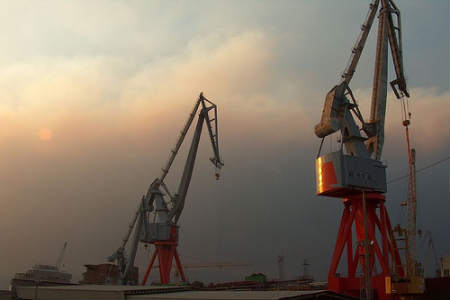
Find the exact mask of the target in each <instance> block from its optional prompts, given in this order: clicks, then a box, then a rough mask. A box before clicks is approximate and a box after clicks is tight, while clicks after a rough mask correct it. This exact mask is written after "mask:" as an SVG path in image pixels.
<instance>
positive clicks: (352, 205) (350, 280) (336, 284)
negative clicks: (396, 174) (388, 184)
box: [328, 193, 404, 299]
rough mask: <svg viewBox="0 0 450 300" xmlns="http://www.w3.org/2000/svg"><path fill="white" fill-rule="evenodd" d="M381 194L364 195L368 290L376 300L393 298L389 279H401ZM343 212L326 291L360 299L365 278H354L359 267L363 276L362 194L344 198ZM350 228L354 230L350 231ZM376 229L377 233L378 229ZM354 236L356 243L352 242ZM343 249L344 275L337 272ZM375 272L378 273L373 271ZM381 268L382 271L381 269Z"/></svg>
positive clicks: (395, 247) (400, 270)
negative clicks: (368, 244) (367, 239)
mask: <svg viewBox="0 0 450 300" xmlns="http://www.w3.org/2000/svg"><path fill="white" fill-rule="evenodd" d="M384 202H385V197H384V195H382V194H376V193H366V211H367V231H368V238H369V241H370V242H369V243H370V246H369V247H370V249H369V257H370V259H369V266H368V268H369V274H370V282H371V289H372V290H373V292H374V293H375V295H374V296H375V299H393V295H392V294H391V287H390V284H391V281H390V280H391V277H392V275H393V274H396V275H398V276H401V277H402V276H404V271H403V267H402V264H401V260H400V255H399V252H398V248H397V245H396V243H395V239H394V237H393V233H392V227H391V222H390V220H389V215H388V213H387V210H386V207H385V206H384ZM344 206H345V207H344V212H343V214H342V218H341V224H340V227H339V232H338V236H337V240H336V244H335V247H334V253H333V257H332V260H331V266H330V269H329V272H328V288H329V289H330V290H332V291H335V292H337V293H342V294H348V295H351V296H356V297H359V296H360V291H361V290H362V289H363V287H364V285H363V284H364V277H362V276H363V275H361V276H356V270H357V267H358V265H360V266H361V269H362V271H363V272H362V273H363V274H364V271H365V270H366V266H365V264H364V256H365V249H364V243H363V242H364V214H363V206H362V194H359V195H353V196H350V197H348V198H346V199H344ZM353 228H354V229H355V230H354V231H353ZM377 229H378V230H377ZM354 235H355V240H354ZM344 248H347V249H346V250H347V251H346V255H345V256H346V265H347V274H346V276H342V274H339V273H338V272H337V269H338V266H339V263H340V262H341V260H343V259H342V258H343V257H342V256H343V253H344ZM376 269H378V271H376ZM380 269H381V270H380Z"/></svg>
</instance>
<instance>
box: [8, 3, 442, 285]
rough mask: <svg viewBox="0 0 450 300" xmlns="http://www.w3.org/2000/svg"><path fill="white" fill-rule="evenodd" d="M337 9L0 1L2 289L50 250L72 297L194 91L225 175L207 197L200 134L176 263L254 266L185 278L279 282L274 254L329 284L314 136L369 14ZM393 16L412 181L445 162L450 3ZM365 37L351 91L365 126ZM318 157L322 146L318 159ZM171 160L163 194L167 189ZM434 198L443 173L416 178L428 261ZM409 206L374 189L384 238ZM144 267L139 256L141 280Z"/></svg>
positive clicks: (395, 164)
mask: <svg viewBox="0 0 450 300" xmlns="http://www.w3.org/2000/svg"><path fill="white" fill-rule="evenodd" d="M344 2H345V4H343V3H342V1H340V2H339V3H338V2H337V1H332V0H320V1H306V0H303V1H283V2H281V3H280V2H276V1H221V2H219V1H195V2H192V1H1V2H0V5H1V8H2V9H0V49H2V50H1V52H0V91H1V95H2V96H1V100H0V120H1V122H2V126H1V127H0V190H1V191H2V193H1V196H0V205H1V207H2V209H1V212H0V228H1V233H0V257H2V259H3V262H2V267H1V268H0V287H3V288H5V287H7V286H8V282H9V280H10V278H11V277H12V276H13V275H14V274H15V273H16V272H23V271H25V270H26V269H28V268H29V267H31V265H33V264H35V263H48V264H53V263H54V262H55V261H56V258H57V256H58V253H59V251H60V249H61V247H62V245H63V243H64V241H68V249H67V251H66V254H65V257H64V265H65V269H67V270H68V271H70V272H72V273H73V275H74V280H75V281H77V280H79V279H80V277H81V273H82V272H83V271H84V267H83V264H88V263H89V264H96V263H103V262H106V257H107V256H109V255H110V254H112V252H114V250H115V249H116V248H117V247H118V246H119V244H120V242H121V239H122V237H123V235H124V234H125V232H126V230H127V226H128V223H129V222H130V220H131V218H132V215H133V214H134V211H135V209H136V208H137V205H138V203H139V199H140V198H141V196H142V194H143V193H145V191H146V189H147V187H148V185H149V184H150V183H151V182H152V181H153V180H154V179H155V178H156V177H157V176H158V175H159V172H160V168H161V167H162V166H163V165H164V164H165V162H166V159H167V158H168V155H169V151H170V149H171V148H172V147H173V145H174V144H175V142H176V138H177V136H178V133H179V131H180V130H181V128H182V127H183V125H184V122H185V120H186V119H187V117H188V114H189V112H190V110H191V109H192V107H193V105H194V103H195V101H196V99H197V97H198V95H199V93H200V92H204V94H205V96H206V97H207V98H208V99H210V100H212V101H213V102H215V103H216V104H217V106H218V114H219V117H218V119H219V135H220V148H221V154H222V157H223V160H224V162H225V166H224V168H223V171H222V177H221V179H220V180H219V181H216V180H215V178H214V172H215V171H214V168H213V166H212V165H211V164H210V162H209V160H208V158H209V157H211V155H212V153H211V149H210V145H208V140H207V139H206V138H205V136H204V137H203V139H202V141H201V145H200V149H199V153H198V157H197V163H196V168H195V170H194V175H193V178H192V182H191V186H190V190H189V192H188V196H187V199H186V205H185V209H184V211H183V214H182V216H181V219H180V222H179V224H180V226H181V229H180V245H179V252H180V255H181V259H182V261H183V262H185V263H187V264H193V263H213V262H237V263H249V264H252V266H251V267H246V268H233V269H222V270H218V269H205V270H200V269H189V270H187V276H188V279H190V280H201V281H209V280H218V281H220V280H242V279H243V278H244V276H246V275H248V274H250V273H252V272H263V273H265V274H267V275H268V276H269V278H276V277H278V273H277V262H276V261H277V256H278V255H283V256H284V257H285V262H286V263H285V267H284V269H285V273H286V274H285V276H286V277H287V278H294V277H295V276H298V275H301V274H302V273H303V268H302V263H303V260H304V259H307V261H308V263H309V264H310V265H309V272H310V274H311V275H313V276H314V277H315V278H317V279H318V280H326V276H327V275H326V274H327V270H328V266H329V263H330V259H331V254H332V248H333V245H334V242H335V239H336V234H337V229H338V224H339V220H340V216H341V214H342V209H343V206H342V203H341V201H340V200H339V199H332V198H323V197H318V196H316V195H315V179H314V176H315V175H314V174H315V171H314V159H315V156H316V153H317V151H318V147H319V143H320V140H319V139H318V138H317V137H316V136H315V135H314V133H313V128H314V125H315V124H316V123H317V122H318V121H319V119H320V115H321V111H322V105H323V100H324V96H325V95H326V93H327V91H328V90H330V89H331V88H332V87H333V86H334V85H335V84H337V82H338V80H339V75H340V74H341V72H342V71H343V69H344V67H345V66H346V63H347V60H348V57H349V55H350V51H351V48H352V46H353V43H354V41H355V39H356V37H357V35H358V34H359V31H360V25H361V24H362V22H363V20H364V17H365V15H366V12H367V10H368V5H369V1H368V0H365V1H363V0H345V1H344ZM396 3H397V5H398V6H399V8H400V10H401V12H402V22H403V24H402V25H403V26H402V27H403V45H404V46H403V47H404V63H405V72H406V77H407V80H408V87H409V90H410V94H411V98H410V102H409V103H410V108H411V112H412V124H411V127H410V130H411V139H412V144H413V146H414V147H415V148H416V150H417V167H418V168H421V167H423V166H427V165H429V164H431V163H433V162H435V161H438V160H440V159H442V158H445V157H448V154H449V153H450V141H449V128H450V123H449V111H450V106H449V101H450V94H449V2H448V1H443V0H433V1H419V0H397V1H396ZM373 32H374V30H373ZM373 32H372V34H371V35H370V36H369V39H368V41H367V44H366V49H365V52H364V53H363V55H362V57H361V61H360V64H359V66H358V69H357V72H356V74H355V77H354V79H353V81H352V84H351V86H352V89H353V91H354V93H355V95H356V97H357V99H358V101H359V103H360V105H361V110H362V111H363V113H364V114H365V115H366V116H367V113H368V110H369V106H370V104H369V99H370V92H371V85H372V72H373V57H374V53H375V44H374V36H375V35H374V33H373ZM392 73H393V72H392V67H390V77H389V78H393V75H392ZM388 95H389V96H388V104H387V113H386V140H385V146H384V150H383V157H382V160H383V162H385V163H386V164H387V165H388V168H387V176H388V179H391V178H396V177H399V176H402V175H405V174H406V173H407V170H408V167H407V163H408V161H407V150H406V143H405V138H404V128H403V127H402V125H401V111H400V104H399V103H398V100H396V99H395V97H394V96H393V93H392V91H389V93H388ZM187 141H189V136H188V139H187ZM333 149H334V150H336V149H337V146H336V142H335V141H334V140H333V138H330V139H328V140H327V141H326V142H325V145H324V151H331V150H333ZM186 153H187V146H186V145H184V147H182V148H181V152H180V155H179V157H178V158H177V160H176V161H175V164H174V166H173V168H172V170H171V174H170V175H169V177H168V179H167V183H168V185H169V186H170V187H171V189H172V190H174V189H175V187H176V184H177V179H178V178H179V177H180V175H181V174H180V171H181V167H182V164H183V160H184V158H185V156H186ZM449 182H450V178H449V163H448V161H447V162H444V163H441V164H439V165H437V166H435V167H433V168H429V169H427V170H424V171H422V172H420V173H419V174H418V177H417V185H418V186H417V193H418V195H417V198H418V227H419V228H421V229H422V231H424V232H425V231H426V230H429V231H430V232H431V233H432V236H433V241H434V244H435V247H436V251H437V253H438V256H442V255H449V254H450V224H449V222H450V221H449V215H450V198H449V195H450V192H449ZM406 196H407V181H406V180H399V181H396V182H393V183H391V184H389V187H388V193H387V202H386V206H387V207H388V211H389V214H390V218H391V222H392V223H393V224H397V223H402V224H405V223H404V222H405V220H406V218H405V215H406V211H405V210H404V208H401V207H400V203H401V201H403V200H405V199H406ZM419 246H420V242H419ZM421 249H422V248H421ZM420 252H423V249H422V250H420ZM150 255H151V253H149V249H144V248H143V247H141V248H140V249H139V253H138V257H137V260H136V264H137V265H138V266H139V267H140V269H141V270H142V269H144V268H145V267H146V264H147V263H148V260H149V256H150ZM426 272H430V268H428V269H427V266H426ZM155 274H156V273H153V274H152V275H151V277H150V280H156V275H155Z"/></svg>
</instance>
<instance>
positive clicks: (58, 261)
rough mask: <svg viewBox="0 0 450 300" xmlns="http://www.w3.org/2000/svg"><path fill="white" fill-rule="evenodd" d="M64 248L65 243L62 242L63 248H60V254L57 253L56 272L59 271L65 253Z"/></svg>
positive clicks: (65, 246)
mask: <svg viewBox="0 0 450 300" xmlns="http://www.w3.org/2000/svg"><path fill="white" fill-rule="evenodd" d="M66 248H67V241H66V242H64V246H63V247H62V249H61V252H60V253H59V256H58V259H57V260H56V264H55V266H56V268H57V269H58V270H59V269H61V266H62V261H63V258H64V254H65V253H66Z"/></svg>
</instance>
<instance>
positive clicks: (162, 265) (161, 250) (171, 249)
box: [142, 226, 186, 285]
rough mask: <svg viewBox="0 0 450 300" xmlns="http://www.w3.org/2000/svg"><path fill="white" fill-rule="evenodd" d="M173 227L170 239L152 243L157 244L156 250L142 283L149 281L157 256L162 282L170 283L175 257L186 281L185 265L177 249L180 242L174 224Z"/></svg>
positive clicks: (180, 272)
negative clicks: (182, 263)
mask: <svg viewBox="0 0 450 300" xmlns="http://www.w3.org/2000/svg"><path fill="white" fill-rule="evenodd" d="M171 229H172V230H171V237H170V239H169V240H167V241H157V242H153V243H152V244H154V245H155V251H154V252H153V256H152V258H151V259H150V263H149V265H148V267H147V271H146V272H145V275H144V279H143V280H142V285H145V284H146V283H147V279H148V276H149V275H150V271H151V269H152V267H153V264H154V263H155V260H156V257H158V263H159V278H160V280H161V284H169V283H170V271H171V269H172V262H173V259H174V258H175V263H176V265H177V269H178V272H179V274H180V276H181V280H183V282H186V277H185V276H184V270H183V266H182V265H181V261H180V257H179V256H178V251H177V246H178V243H177V240H176V228H175V226H174V227H172V228H171Z"/></svg>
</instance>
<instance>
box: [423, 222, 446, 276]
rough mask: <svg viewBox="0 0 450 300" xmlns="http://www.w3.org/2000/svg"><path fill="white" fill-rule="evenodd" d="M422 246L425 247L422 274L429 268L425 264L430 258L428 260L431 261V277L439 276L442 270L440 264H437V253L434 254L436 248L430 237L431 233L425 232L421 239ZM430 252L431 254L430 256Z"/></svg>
mask: <svg viewBox="0 0 450 300" xmlns="http://www.w3.org/2000/svg"><path fill="white" fill-rule="evenodd" d="M422 246H425V247H426V248H425V255H424V261H423V268H424V273H425V271H427V267H428V266H429V265H428V264H427V260H428V258H430V260H433V265H432V266H433V268H434V269H433V276H438V277H440V276H441V273H442V270H441V264H440V262H439V259H438V256H437V253H436V248H435V247H434V243H433V237H432V235H431V231H429V230H427V231H425V234H424V236H423V238H422ZM430 252H431V254H430Z"/></svg>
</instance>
